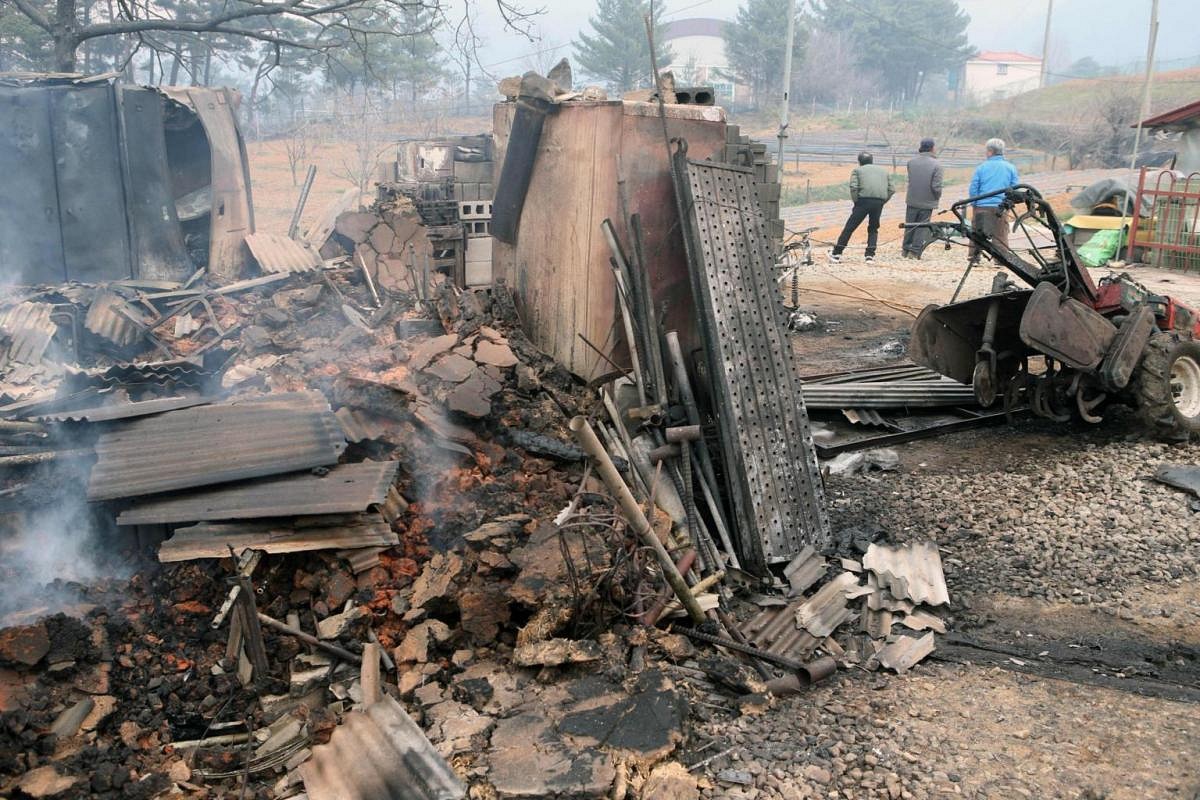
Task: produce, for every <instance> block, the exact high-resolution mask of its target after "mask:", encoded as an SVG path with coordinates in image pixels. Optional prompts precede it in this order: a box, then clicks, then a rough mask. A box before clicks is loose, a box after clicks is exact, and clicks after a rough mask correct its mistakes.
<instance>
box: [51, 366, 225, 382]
mask: <svg viewBox="0 0 1200 800" xmlns="http://www.w3.org/2000/svg"><path fill="white" fill-rule="evenodd" d="M211 374H212V371H211V370H208V369H205V368H204V365H203V364H199V363H197V362H195V361H189V360H187V359H177V360H174V361H126V362H122V363H119V364H113V365H112V366H111V367H105V368H104V369H80V370H76V369H70V368H68V369H67V376H68V379H69V381H70V383H71V385H72V386H98V387H104V386H129V385H133V384H142V383H152V384H162V385H166V384H174V385H178V386H192V387H198V386H200V385H201V384H202V383H204V381H205V380H206V379H207V378H208V376H209V375H211Z"/></svg>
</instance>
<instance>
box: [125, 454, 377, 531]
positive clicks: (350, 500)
mask: <svg viewBox="0 0 1200 800" xmlns="http://www.w3.org/2000/svg"><path fill="white" fill-rule="evenodd" d="M399 466H400V465H399V462H396V461H382V462H375V461H364V462H363V463H361V464H341V465H339V466H336V467H334V468H333V469H330V470H329V471H328V472H327V473H326V474H325V475H315V474H313V473H312V472H299V473H295V474H292V475H283V476H280V477H274V478H265V479H262V480H257V481H247V482H245V483H239V484H237V485H233V486H218V487H214V488H212V489H204V490H201V491H196V492H188V493H187V494H182V495H170V496H160V497H150V498H142V499H139V500H135V501H134V503H133V506H132V507H131V508H128V509H126V510H125V511H122V512H121V513H120V515H119V516H118V517H117V524H118V525H152V524H155V523H166V522H200V521H210V520H222V519H260V518H262V517H286V516H297V515H301V514H345V513H350V512H353V511H366V510H368V509H370V508H371V507H372V506H381V505H383V504H384V503H385V502H386V501H387V497H388V489H390V488H391V486H392V483H393V482H394V481H395V480H396V470H397V469H398V468H399Z"/></svg>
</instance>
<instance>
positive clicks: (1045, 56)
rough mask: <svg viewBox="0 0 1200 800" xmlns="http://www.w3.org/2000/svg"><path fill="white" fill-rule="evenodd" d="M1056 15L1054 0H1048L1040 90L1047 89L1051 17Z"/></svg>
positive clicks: (1043, 37)
mask: <svg viewBox="0 0 1200 800" xmlns="http://www.w3.org/2000/svg"><path fill="white" fill-rule="evenodd" d="M1053 14H1054V0H1046V32H1045V33H1044V34H1042V69H1041V73H1040V74H1039V75H1038V88H1039V89H1044V88H1046V62H1047V61H1049V60H1050V17H1051V16H1052V15H1053Z"/></svg>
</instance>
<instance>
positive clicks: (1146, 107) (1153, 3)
mask: <svg viewBox="0 0 1200 800" xmlns="http://www.w3.org/2000/svg"><path fill="white" fill-rule="evenodd" d="M1157 43H1158V0H1150V41H1149V42H1148V43H1147V44H1146V79H1145V81H1144V82H1143V83H1142V105H1141V108H1140V109H1138V124H1137V133H1135V134H1134V136H1133V157H1132V158H1130V160H1129V169H1131V170H1132V169H1133V168H1134V167H1135V165H1136V164H1137V157H1138V148H1139V147H1140V146H1141V144H1142V120H1144V119H1146V118H1147V117H1149V116H1150V85H1151V84H1152V83H1153V82H1154V47H1155V45H1156V44H1157Z"/></svg>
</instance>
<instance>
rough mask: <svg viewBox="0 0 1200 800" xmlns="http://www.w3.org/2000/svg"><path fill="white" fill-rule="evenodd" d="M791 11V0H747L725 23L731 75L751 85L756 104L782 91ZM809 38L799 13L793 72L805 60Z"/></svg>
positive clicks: (760, 103)
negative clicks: (728, 21) (789, 13)
mask: <svg viewBox="0 0 1200 800" xmlns="http://www.w3.org/2000/svg"><path fill="white" fill-rule="evenodd" d="M787 13H788V0H746V2H745V3H744V4H743V5H742V6H740V7H739V8H738V12H737V17H736V18H735V19H734V21H733V22H731V23H729V24H728V25H726V26H725V31H724V35H725V57H726V59H727V60H728V61H729V66H730V69H731V71H732V73H733V74H732V75H730V77H731V78H732V79H733V80H735V81H736V82H737V83H741V84H745V85H747V86H749V87H750V91H751V94H752V95H753V97H754V107H755V108H761V107H762V104H763V102H764V101H765V102H770V100H771V99H772V98H773V97H778V96H780V94H781V89H782V88H783V59H784V54H785V52H786V50H787ZM807 41H808V28H807V26H806V24H805V20H804V19H803V18H802V17H800V16H799V15H797V20H796V36H795V42H794V44H793V47H792V69H793V73H795V72H796V71H798V68H799V66H800V65H801V64H802V63H803V62H804V48H805V45H806V43H807Z"/></svg>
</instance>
